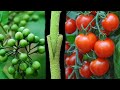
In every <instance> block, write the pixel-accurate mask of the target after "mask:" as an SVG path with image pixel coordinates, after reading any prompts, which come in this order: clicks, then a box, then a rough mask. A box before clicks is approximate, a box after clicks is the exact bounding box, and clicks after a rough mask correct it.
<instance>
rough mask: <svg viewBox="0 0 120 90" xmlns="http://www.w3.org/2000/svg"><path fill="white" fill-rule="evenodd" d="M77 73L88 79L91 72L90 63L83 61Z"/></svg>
mask: <svg viewBox="0 0 120 90" xmlns="http://www.w3.org/2000/svg"><path fill="white" fill-rule="evenodd" d="M79 73H80V75H81V76H82V77H85V78H90V77H91V76H92V72H91V71H90V63H89V62H87V61H85V62H84V63H83V65H82V67H81V68H80V69H79Z"/></svg>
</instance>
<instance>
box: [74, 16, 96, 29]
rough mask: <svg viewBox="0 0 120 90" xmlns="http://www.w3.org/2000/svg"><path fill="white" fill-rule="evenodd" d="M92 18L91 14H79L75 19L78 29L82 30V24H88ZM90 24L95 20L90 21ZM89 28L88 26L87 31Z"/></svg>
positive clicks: (92, 24) (93, 24)
mask: <svg viewBox="0 0 120 90" xmlns="http://www.w3.org/2000/svg"><path fill="white" fill-rule="evenodd" d="M93 19H94V16H93V15H91V14H90V15H79V16H78V17H77V19H76V26H77V28H78V29H79V30H82V25H83V27H84V28H86V27H87V26H88V24H89V23H90V22H91V21H92V20H93ZM91 26H95V21H93V22H92V23H91ZM89 29H90V26H89V27H88V29H87V31H88V30H89Z"/></svg>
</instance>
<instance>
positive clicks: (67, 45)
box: [65, 41, 70, 50]
mask: <svg viewBox="0 0 120 90" xmlns="http://www.w3.org/2000/svg"><path fill="white" fill-rule="evenodd" d="M69 48H70V44H69V42H68V41H66V42H65V50H68V49H69Z"/></svg>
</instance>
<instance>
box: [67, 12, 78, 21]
mask: <svg viewBox="0 0 120 90" xmlns="http://www.w3.org/2000/svg"><path fill="white" fill-rule="evenodd" d="M67 16H68V17H69V18H72V19H74V20H75V19H76V17H77V16H78V13H77V12H76V11H68V12H67Z"/></svg>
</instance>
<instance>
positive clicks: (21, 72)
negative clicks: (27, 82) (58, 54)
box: [0, 11, 45, 79]
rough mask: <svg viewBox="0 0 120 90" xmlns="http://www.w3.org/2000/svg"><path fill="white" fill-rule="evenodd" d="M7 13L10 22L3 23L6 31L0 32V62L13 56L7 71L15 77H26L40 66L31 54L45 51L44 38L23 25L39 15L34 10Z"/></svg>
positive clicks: (36, 18) (34, 19) (36, 71)
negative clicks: (4, 32)
mask: <svg viewBox="0 0 120 90" xmlns="http://www.w3.org/2000/svg"><path fill="white" fill-rule="evenodd" d="M9 14H10V15H9V19H10V21H11V22H9V23H7V24H6V25H3V29H4V30H5V31H7V33H6V35H4V34H0V62H5V61H7V60H8V57H11V58H13V59H12V60H11V65H10V66H9V67H8V73H9V74H11V75H13V77H14V78H17V79H20V78H27V76H29V75H33V74H34V73H36V74H37V73H38V70H39V69H40V67H41V64H40V62H39V61H33V59H32V58H31V54H34V53H39V54H43V53H44V52H45V46H44V45H45V39H44V38H39V37H38V36H36V35H34V34H33V33H31V32H30V29H28V28H26V27H25V26H26V24H27V22H28V21H29V20H33V21H37V20H38V19H39V16H38V15H37V14H34V11H23V12H20V11H18V12H17V11H16V12H10V13H9ZM11 19H12V20H11Z"/></svg>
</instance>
